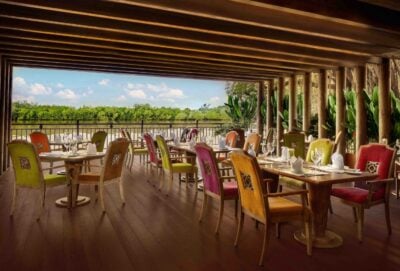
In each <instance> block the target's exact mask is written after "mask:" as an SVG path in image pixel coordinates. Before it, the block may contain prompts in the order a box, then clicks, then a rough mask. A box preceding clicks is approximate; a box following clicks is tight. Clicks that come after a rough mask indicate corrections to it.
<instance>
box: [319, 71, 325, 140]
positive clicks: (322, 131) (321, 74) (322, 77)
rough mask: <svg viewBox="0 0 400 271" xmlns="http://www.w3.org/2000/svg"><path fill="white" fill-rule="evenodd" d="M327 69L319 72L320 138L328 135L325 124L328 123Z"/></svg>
mask: <svg viewBox="0 0 400 271" xmlns="http://www.w3.org/2000/svg"><path fill="white" fill-rule="evenodd" d="M326 92H327V84H326V70H320V72H319V92H318V93H319V95H318V138H324V137H326V130H325V129H324V125H325V123H326V106H327V105H326Z"/></svg>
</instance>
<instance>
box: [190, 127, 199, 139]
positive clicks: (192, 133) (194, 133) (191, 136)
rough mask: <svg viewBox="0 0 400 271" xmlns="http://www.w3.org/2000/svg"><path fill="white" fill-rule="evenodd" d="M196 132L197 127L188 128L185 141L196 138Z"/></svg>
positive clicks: (197, 131)
mask: <svg viewBox="0 0 400 271" xmlns="http://www.w3.org/2000/svg"><path fill="white" fill-rule="evenodd" d="M198 134H199V130H198V129H197V128H192V129H190V132H189V133H188V136H187V141H191V140H192V139H193V138H196V137H197V135H198Z"/></svg>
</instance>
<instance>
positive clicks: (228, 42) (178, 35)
mask: <svg viewBox="0 0 400 271" xmlns="http://www.w3.org/2000/svg"><path fill="white" fill-rule="evenodd" d="M0 16H2V17H4V18H8V19H18V20H24V21H27V22H37V21H39V22H45V23H47V24H50V25H62V26H64V27H67V26H68V27H76V28H83V29H91V30H97V31H101V32H106V33H108V32H109V33H114V34H118V35H125V36H126V37H128V38H135V37H138V36H139V37H140V39H146V38H153V39H155V38H156V39H162V40H167V41H174V42H192V43H195V44H201V45H203V46H214V47H216V48H220V50H221V49H223V48H228V49H230V50H233V49H240V50H252V51H254V53H256V52H259V53H266V54H269V55H270V56H275V57H280V58H287V59H289V60H290V59H291V58H294V59H299V58H300V59H304V60H307V61H313V60H315V61H341V62H343V61H345V62H349V63H350V62H353V63H354V62H357V63H362V62H366V61H370V60H369V59H368V58H369V56H368V55H355V54H346V53H340V52H331V51H321V50H317V49H315V48H302V47H299V46H292V45H286V44H276V43H273V42H267V41H259V40H252V39H243V38H237V37H235V36H231V37H227V36H222V35H215V34H210V33H202V32H196V31H189V30H184V29H180V30H179V31H176V30H175V29H172V28H167V27H158V26H154V25H147V24H143V23H130V22H124V21H115V20H110V19H108V20H106V21H105V20H104V19H99V18H96V17H89V16H83V15H75V14H68V13H59V12H55V11H42V10H31V9H28V8H25V7H21V8H19V9H15V8H13V7H12V6H7V5H6V6H3V8H2V9H1V10H0ZM44 18H45V19H44ZM77 21H78V22H79V24H77ZM361 49H362V48H361ZM385 49H386V48H385ZM374 50H376V48H374ZM382 50H384V49H381V51H380V52H382ZM373 53H377V51H374V52H373Z"/></svg>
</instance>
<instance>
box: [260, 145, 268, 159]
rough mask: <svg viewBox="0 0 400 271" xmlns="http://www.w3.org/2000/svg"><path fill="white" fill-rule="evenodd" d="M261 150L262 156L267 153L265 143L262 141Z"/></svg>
mask: <svg viewBox="0 0 400 271" xmlns="http://www.w3.org/2000/svg"><path fill="white" fill-rule="evenodd" d="M261 152H262V154H263V155H264V156H265V155H267V144H265V143H264V142H263V143H261Z"/></svg>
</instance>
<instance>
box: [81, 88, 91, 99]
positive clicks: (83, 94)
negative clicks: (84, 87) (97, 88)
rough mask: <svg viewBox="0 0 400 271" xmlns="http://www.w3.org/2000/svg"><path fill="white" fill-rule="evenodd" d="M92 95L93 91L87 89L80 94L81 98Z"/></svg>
mask: <svg viewBox="0 0 400 271" xmlns="http://www.w3.org/2000/svg"><path fill="white" fill-rule="evenodd" d="M92 94H93V89H91V88H88V91H84V92H82V96H83V97H87V96H89V95H92Z"/></svg>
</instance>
